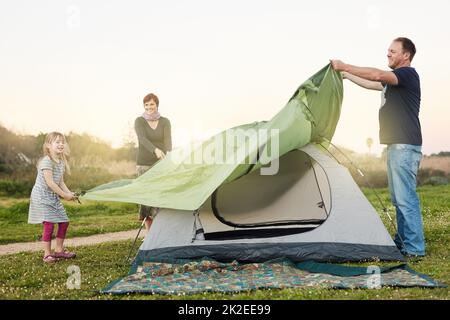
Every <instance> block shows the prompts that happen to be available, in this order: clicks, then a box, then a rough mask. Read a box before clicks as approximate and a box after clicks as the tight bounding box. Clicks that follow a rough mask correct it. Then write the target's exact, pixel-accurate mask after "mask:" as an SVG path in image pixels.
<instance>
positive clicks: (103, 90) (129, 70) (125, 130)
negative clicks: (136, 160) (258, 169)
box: [0, 0, 450, 154]
mask: <svg viewBox="0 0 450 320" xmlns="http://www.w3.org/2000/svg"><path fill="white" fill-rule="evenodd" d="M448 12H450V1H448V0H432V1H415V0H409V1H384V0H377V1H353V0H343V1H323V0H322V1H321V0H316V1H308V2H306V1H300V0H245V1H244V0H239V1H238V0H227V1H214V0H209V1H206V0H189V1H181V0H147V1H137V0H134V1H124V0H96V1H87V0H53V1H50V0H40V1H31V0H29V1H24V0H17V1H5V0H0V124H1V125H3V126H5V127H7V128H8V129H11V130H13V131H15V132H17V133H21V134H37V133H39V132H50V131H61V132H63V133H69V132H70V131H72V132H76V133H88V134H91V135H93V136H96V137H98V138H100V139H102V140H104V141H106V142H108V143H110V144H111V145H112V146H114V147H119V146H121V145H122V144H123V143H124V142H125V141H129V140H130V139H135V135H134V131H133V123H134V119H135V118H136V117H137V116H139V115H140V114H141V113H142V112H143V107H142V98H143V97H144V96H145V95H146V94H148V93H150V92H153V93H155V94H157V95H158V97H159V99H160V106H159V111H160V112H161V114H162V115H163V116H165V117H168V118H169V119H170V121H171V123H172V134H173V142H174V145H175V146H181V145H184V144H186V143H188V142H189V141H190V140H202V139H205V138H207V137H209V136H210V135H212V134H214V133H217V132H219V131H222V130H224V129H227V128H230V127H232V126H236V125H240V124H244V123H248V122H253V121H260V120H269V119H270V118H271V117H272V116H273V115H275V114H276V113H277V112H278V111H279V110H280V109H281V108H282V107H283V106H284V105H285V104H286V103H287V100H288V99H289V98H290V97H291V96H292V94H293V93H294V92H295V90H296V89H297V87H298V86H299V85H300V84H301V83H302V82H303V81H304V80H306V79H307V78H308V77H309V76H311V75H312V74H314V73H315V72H316V71H318V70H319V69H321V68H322V67H323V66H325V65H326V64H327V63H328V62H329V60H330V59H341V60H343V61H344V62H347V63H350V64H353V65H358V66H367V67H375V68H380V69H384V70H388V67H387V58H386V54H387V48H388V47H389V45H390V43H391V41H392V40H393V39H394V38H396V37H398V36H405V37H408V38H410V39H412V40H413V41H414V43H415V44H416V47H417V54H416V56H415V58H414V60H413V63H412V66H413V67H415V68H416V69H417V71H418V73H419V75H420V77H421V86H422V101H421V112H420V121H421V124H422V133H423V140H424V144H423V152H424V154H431V153H437V152H440V151H450V138H448V137H450V108H449V101H450V90H449V88H448V87H449V84H450V61H449V59H448V55H449V51H450V43H449V41H448V39H449V38H450V19H448V17H447V15H448ZM379 105H380V93H379V92H376V91H368V90H365V89H362V88H359V87H357V86H356V85H354V84H352V83H347V82H345V84H344V100H343V105H342V113H341V118H340V121H339V123H338V127H337V129H336V133H335V136H334V138H333V142H334V143H336V144H338V145H341V146H344V147H347V148H350V149H353V150H355V151H358V152H368V151H369V150H368V147H367V145H366V140H367V138H369V137H370V138H372V139H373V140H374V144H373V146H372V149H371V152H373V153H378V154H379V153H380V152H381V150H382V149H383V147H384V146H383V145H380V143H379V139H378V109H379Z"/></svg>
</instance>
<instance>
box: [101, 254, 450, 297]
mask: <svg viewBox="0 0 450 320" xmlns="http://www.w3.org/2000/svg"><path fill="white" fill-rule="evenodd" d="M384 286H389V287H424V288H436V287H446V286H445V285H444V284H442V283H439V282H437V281H435V280H433V279H431V278H430V277H428V276H426V275H424V274H420V273H417V272H415V271H414V270H412V269H411V268H410V267H409V266H408V265H406V264H400V265H396V266H391V267H377V266H369V267H354V266H345V265H336V264H327V263H317V262H313V261H307V262H301V263H294V262H292V261H290V260H288V259H277V260H273V261H268V262H264V263H239V262H237V261H233V262H229V263H223V262H218V261H215V260H212V259H209V258H204V259H200V260H195V261H188V260H180V261H175V262H146V263H144V264H142V265H139V266H134V267H133V268H132V270H131V271H130V274H129V275H128V276H126V277H124V278H122V279H119V280H116V281H114V282H112V283H111V284H109V285H108V286H107V287H106V288H105V289H103V290H102V291H101V292H103V293H112V294H124V293H153V294H175V295H186V294H196V293H205V292H222V293H234V292H241V291H249V290H256V289H283V288H305V287H315V288H336V289H356V288H369V289H370V288H380V287H384Z"/></svg>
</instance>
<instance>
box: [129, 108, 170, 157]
mask: <svg viewBox="0 0 450 320" xmlns="http://www.w3.org/2000/svg"><path fill="white" fill-rule="evenodd" d="M134 130H136V134H137V137H138V141H139V148H138V152H137V159H136V164H137V165H138V166H152V165H154V164H155V163H156V162H157V161H158V158H157V157H156V155H155V152H154V151H155V149H156V148H158V149H160V150H161V151H162V152H164V153H167V151H171V150H172V133H171V128H170V121H169V119H167V118H164V117H160V118H159V120H158V126H157V127H156V128H155V129H152V128H151V127H150V125H149V124H148V122H147V120H145V119H144V118H143V117H137V118H136V120H135V121H134Z"/></svg>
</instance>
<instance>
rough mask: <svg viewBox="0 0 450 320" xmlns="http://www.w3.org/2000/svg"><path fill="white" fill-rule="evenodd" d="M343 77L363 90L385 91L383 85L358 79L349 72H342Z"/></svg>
mask: <svg viewBox="0 0 450 320" xmlns="http://www.w3.org/2000/svg"><path fill="white" fill-rule="evenodd" d="M342 77H343V78H344V79H348V80H350V81H351V82H353V83H355V84H357V85H358V86H360V87H363V88H366V89H369V90H377V91H383V85H382V84H381V82H377V81H370V80H366V79H363V78H360V77H357V76H355V75H352V74H350V73H348V72H342Z"/></svg>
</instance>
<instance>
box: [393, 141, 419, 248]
mask: <svg viewBox="0 0 450 320" xmlns="http://www.w3.org/2000/svg"><path fill="white" fill-rule="evenodd" d="M421 150H422V147H421V146H415V145H410V144H390V145H388V148H387V173H388V181H389V190H390V192H391V200H392V204H393V205H394V206H395V210H396V213H397V234H396V235H395V239H394V241H395V244H396V245H397V247H399V248H400V250H401V251H402V252H403V253H409V254H413V255H425V240H424V236H423V225H422V216H421V213H420V202H419V197H418V196H417V192H416V175H417V171H418V169H419V164H420V160H421V158H422V152H421ZM401 240H403V243H402V241H401Z"/></svg>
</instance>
